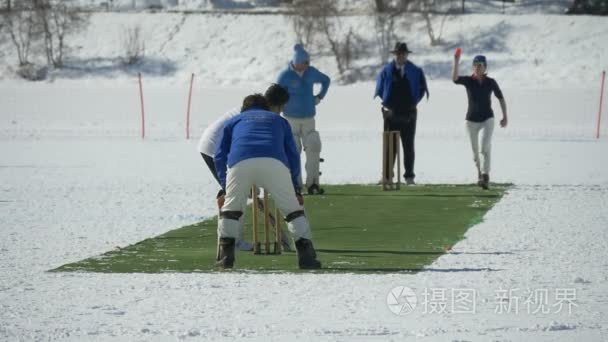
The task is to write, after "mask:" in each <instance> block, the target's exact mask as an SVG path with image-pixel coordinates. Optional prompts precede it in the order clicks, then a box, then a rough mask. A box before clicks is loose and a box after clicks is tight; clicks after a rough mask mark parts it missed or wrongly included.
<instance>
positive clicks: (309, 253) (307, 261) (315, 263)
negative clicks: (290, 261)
mask: <svg viewBox="0 0 608 342" xmlns="http://www.w3.org/2000/svg"><path fill="white" fill-rule="evenodd" d="M296 250H297V252H298V266H300V269H303V270H316V269H319V268H321V262H320V261H319V260H317V252H316V251H315V247H314V246H313V245H312V241H310V240H308V239H304V238H300V239H299V240H298V241H296Z"/></svg>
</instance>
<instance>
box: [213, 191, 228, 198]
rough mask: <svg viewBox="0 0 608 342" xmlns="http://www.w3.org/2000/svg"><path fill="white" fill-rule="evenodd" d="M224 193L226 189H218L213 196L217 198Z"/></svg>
mask: <svg viewBox="0 0 608 342" xmlns="http://www.w3.org/2000/svg"><path fill="white" fill-rule="evenodd" d="M224 195H226V191H224V189H220V191H218V192H217V195H216V196H215V198H216V199H218V198H220V197H222V196H224Z"/></svg>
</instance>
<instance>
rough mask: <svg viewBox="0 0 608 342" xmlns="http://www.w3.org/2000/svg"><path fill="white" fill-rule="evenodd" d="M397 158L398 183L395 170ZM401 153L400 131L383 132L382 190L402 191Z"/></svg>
mask: <svg viewBox="0 0 608 342" xmlns="http://www.w3.org/2000/svg"><path fill="white" fill-rule="evenodd" d="M395 157H397V182H396V183H395V182H394V181H393V180H394V178H395V176H394V173H393V170H394V168H395ZM400 159H401V152H400V149H399V131H384V132H382V190H384V191H386V190H399V189H401V161H400Z"/></svg>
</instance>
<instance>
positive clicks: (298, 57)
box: [291, 44, 310, 64]
mask: <svg viewBox="0 0 608 342" xmlns="http://www.w3.org/2000/svg"><path fill="white" fill-rule="evenodd" d="M308 61H310V55H309V54H308V52H306V50H304V46H303V45H302V44H296V45H294V46H293V59H292V60H291V62H292V63H293V64H303V63H306V62H308Z"/></svg>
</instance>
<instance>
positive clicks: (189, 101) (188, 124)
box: [186, 74, 194, 140]
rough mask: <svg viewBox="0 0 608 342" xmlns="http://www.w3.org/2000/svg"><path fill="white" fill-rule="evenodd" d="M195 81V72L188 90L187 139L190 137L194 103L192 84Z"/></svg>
mask: <svg viewBox="0 0 608 342" xmlns="http://www.w3.org/2000/svg"><path fill="white" fill-rule="evenodd" d="M193 83H194V74H192V77H191V78H190V91H189V92H188V107H187V109H186V140H188V139H190V107H191V104H192V84H193Z"/></svg>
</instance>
